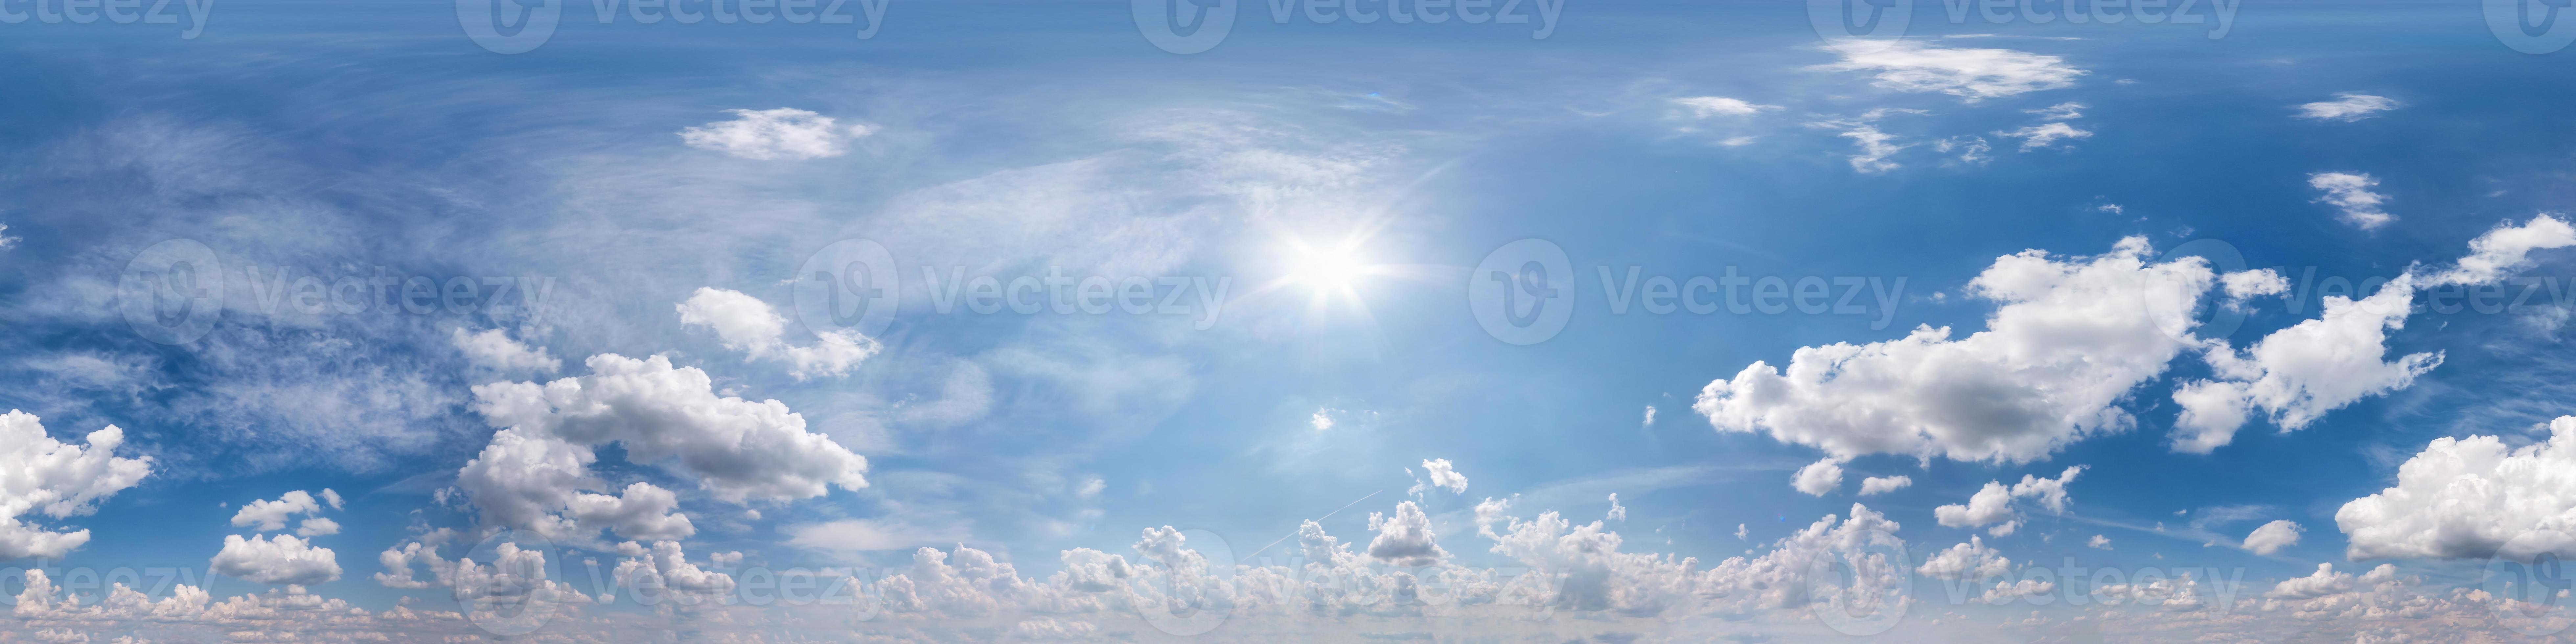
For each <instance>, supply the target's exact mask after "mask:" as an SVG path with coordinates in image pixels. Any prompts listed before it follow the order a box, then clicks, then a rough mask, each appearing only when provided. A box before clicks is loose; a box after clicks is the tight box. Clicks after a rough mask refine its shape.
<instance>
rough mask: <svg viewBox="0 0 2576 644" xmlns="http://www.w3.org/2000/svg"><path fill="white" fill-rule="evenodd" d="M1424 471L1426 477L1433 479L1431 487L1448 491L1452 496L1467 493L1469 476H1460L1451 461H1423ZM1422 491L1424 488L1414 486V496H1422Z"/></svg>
mask: <svg viewBox="0 0 2576 644" xmlns="http://www.w3.org/2000/svg"><path fill="white" fill-rule="evenodd" d="M1422 471H1423V473H1424V474H1425V475H1428V476H1430V477H1431V483H1430V485H1431V487H1434V488H1439V489H1443V490H1448V491H1449V493H1450V494H1466V493H1467V475H1465V474H1459V473H1458V470H1457V469H1456V468H1455V467H1453V466H1451V465H1450V464H1449V459H1445V458H1435V459H1428V460H1424V461H1422ZM1422 491H1423V488H1422V486H1419V485H1417V486H1414V489H1413V493H1414V494H1421V493H1422Z"/></svg>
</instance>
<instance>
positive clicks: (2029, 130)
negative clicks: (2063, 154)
mask: <svg viewBox="0 0 2576 644" xmlns="http://www.w3.org/2000/svg"><path fill="white" fill-rule="evenodd" d="M1995 135H1996V136H2002V137H2007V138H2015V139H2021V151H2023V152H2029V151H2031V150H2037V149H2041V148H2047V147H2052V146H2055V145H2057V143H2058V142H2059V141H2064V140H2067V139H2082V138H2090V137H2092V136H2093V132H2092V131H2089V130H2079V129H2076V128H2075V126H2072V125H2067V124H2065V123H2059V122H2052V123H2041V124H2039V125H2033V126H2029V127H2024V128H2021V129H2018V130H2011V131H2005V132H1996V133H1995Z"/></svg>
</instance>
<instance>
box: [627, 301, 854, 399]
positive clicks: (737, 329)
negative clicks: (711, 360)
mask: <svg viewBox="0 0 2576 644" xmlns="http://www.w3.org/2000/svg"><path fill="white" fill-rule="evenodd" d="M678 308H679V311H680V324H682V325H684V326H703V327H707V328H709V329H714V330H715V332H716V337H717V338H719V339H721V340H723V341H724V345H725V348H728V349H733V350H735V351H741V352H743V353H745V354H748V355H750V356H751V357H753V358H758V359H767V360H777V361H780V362H785V363H787V364H788V372H787V375H789V376H793V377H795V378H796V379H797V380H804V379H805V378H806V377H807V376H841V375H846V374H848V373H849V372H850V369H851V368H852V367H856V366H858V365H859V363H860V362H862V361H865V360H867V359H868V356H873V355H876V354H877V351H879V350H881V349H882V348H883V345H881V344H879V343H878V342H877V341H876V339H875V338H870V337H867V336H864V335H859V334H858V333H857V332H855V331H848V330H831V331H821V332H817V333H815V334H814V335H815V336H816V337H817V340H816V341H815V343H814V344H813V345H812V346H804V347H799V346H794V345H791V344H788V343H787V341H786V339H785V336H786V334H787V318H784V317H780V316H779V315H778V313H777V312H776V311H774V310H771V309H770V307H769V303H768V302H762V301H760V298H756V297H752V296H749V295H744V294H742V293H740V292H736V291H728V290H725V289H720V288H706V287H701V288H699V289H698V291H697V293H696V294H693V295H690V296H689V299H688V301H685V302H681V303H680V304H679V307H678Z"/></svg>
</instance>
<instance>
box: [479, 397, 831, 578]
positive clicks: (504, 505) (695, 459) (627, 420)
mask: <svg viewBox="0 0 2576 644" xmlns="http://www.w3.org/2000/svg"><path fill="white" fill-rule="evenodd" d="M585 364H587V365H588V366H589V367H590V371H591V373H590V375H586V376H579V377H572V378H564V379H560V380H556V381H553V382H549V383H544V384H538V383H534V382H497V383H491V384H486V385H478V386H475V387H474V388H473V391H474V398H475V400H474V405H473V407H474V410H475V411H476V412H478V413H480V414H482V415H483V417H484V419H485V420H486V421H487V422H489V423H491V424H492V425H493V426H495V427H501V428H503V429H502V430H501V431H499V432H495V433H494V434H493V436H492V442H491V443H490V444H489V445H487V446H485V447H484V449H483V451H482V452H481V453H480V454H478V455H477V456H476V457H475V458H474V459H473V460H471V461H468V462H467V463H466V464H465V466H464V467H463V468H460V469H459V470H458V471H457V487H459V488H461V489H463V490H464V491H465V492H466V493H467V494H468V495H469V496H470V497H471V498H472V500H473V502H474V505H475V506H476V507H477V508H478V509H479V510H480V511H481V516H482V517H483V519H484V520H485V521H486V522H488V523H491V524H493V525H499V526H506V527H511V528H522V529H534V530H538V531H540V532H542V533H546V534H548V535H549V536H551V537H555V538H566V537H573V536H576V535H590V534H596V533H597V531H598V530H601V529H612V530H618V531H620V534H621V535H625V536H627V537H629V538H636V539H649V538H654V537H655V536H674V535H685V534H686V533H688V532H690V531H691V529H690V528H689V527H688V526H689V524H688V523H687V521H686V518H685V517H679V516H678V515H676V514H664V513H666V512H670V511H671V510H672V509H673V508H674V507H675V506H676V501H675V499H674V498H673V495H672V494H671V493H670V492H668V491H665V490H663V489H661V488H659V487H656V486H653V485H651V484H648V483H641V482H639V483H635V484H632V485H628V486H626V488H625V491H624V492H623V493H622V495H621V496H614V497H612V496H608V495H604V494H590V493H584V492H582V490H601V489H607V486H606V484H605V483H604V482H602V481H600V480H599V479H598V478H597V477H596V476H594V475H593V474H592V473H591V472H590V471H589V466H590V465H591V464H592V463H593V462H594V461H596V460H597V459H598V457H597V456H596V455H595V454H594V453H593V449H594V448H596V447H599V446H602V445H607V444H611V443H615V444H618V445H619V446H621V447H623V448H624V449H625V452H626V458H627V460H628V461H630V462H634V463H638V464H660V465H664V466H666V468H667V469H670V470H673V471H676V472H678V473H683V474H687V475H691V476H693V477H695V478H696V479H697V482H698V487H699V488H701V489H703V490H706V491H707V492H708V493H710V494H711V495H712V496H714V497H715V498H717V499H719V500H722V501H726V502H730V503H744V502H747V501H749V500H753V499H759V500H770V501H788V500H795V499H804V498H812V497H816V496H822V495H823V494H824V493H825V492H826V491H827V489H828V488H829V487H834V486H837V487H840V488H842V489H847V490H856V489H859V488H863V487H866V486H867V479H866V478H865V476H864V474H865V473H866V471H867V460H866V459H864V458H861V457H859V455H857V454H853V453H851V452H850V451H849V449H847V448H844V447H841V446H840V445H839V444H838V443H834V442H832V440H831V439H829V438H826V437H824V436H822V435H819V434H815V433H812V432H809V431H807V430H806V425H805V418H804V416H802V415H799V414H797V413H795V412H792V411H789V410H788V409H787V406H786V405H785V404H782V403H780V402H778V401H775V400H764V401H759V402H752V401H748V400H744V399H741V398H734V397H719V396H717V395H716V394H715V391H714V389H713V387H714V382H713V380H712V379H710V378H709V377H708V376H707V374H706V372H703V371H699V370H697V369H695V368H688V367H675V366H672V364H671V361H670V359H669V358H667V357H664V356H653V357H650V358H646V359H642V360H638V359H634V358H628V357H625V356H620V355H616V354H600V355H596V356H592V357H591V358H590V359H589V360H588V361H586V363H585Z"/></svg>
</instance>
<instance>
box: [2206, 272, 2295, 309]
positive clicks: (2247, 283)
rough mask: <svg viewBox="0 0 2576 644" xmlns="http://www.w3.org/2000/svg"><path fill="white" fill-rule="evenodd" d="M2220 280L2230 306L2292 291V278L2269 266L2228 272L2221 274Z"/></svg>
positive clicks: (2239, 305)
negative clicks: (2283, 275)
mask: <svg viewBox="0 0 2576 644" xmlns="http://www.w3.org/2000/svg"><path fill="white" fill-rule="evenodd" d="M2218 282H2219V285H2220V287H2221V290H2223V291H2226V293H2227V304H2228V306H2238V307H2241V306H2244V304H2245V302H2247V301H2249V300H2252V299H2254V298H2258V297H2263V296H2266V295H2280V294H2283V293H2288V292H2290V278H2287V277H2282V276H2281V274H2280V273H2279V272H2275V271H2273V270H2272V269H2269V268H2258V269H2254V270H2250V271H2237V272H2234V273H2228V274H2226V275H2222V276H2220V277H2219V278H2218Z"/></svg>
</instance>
